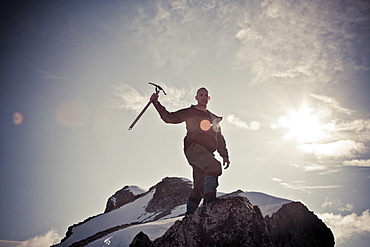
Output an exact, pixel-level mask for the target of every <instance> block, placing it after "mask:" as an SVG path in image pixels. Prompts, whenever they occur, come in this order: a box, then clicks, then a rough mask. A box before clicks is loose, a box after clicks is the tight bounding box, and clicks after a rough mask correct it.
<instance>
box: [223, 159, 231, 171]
mask: <svg viewBox="0 0 370 247" xmlns="http://www.w3.org/2000/svg"><path fill="white" fill-rule="evenodd" d="M223 165H224V167H225V169H227V168H229V166H230V160H229V158H224V162H223Z"/></svg>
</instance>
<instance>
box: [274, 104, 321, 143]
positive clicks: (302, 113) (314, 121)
mask: <svg viewBox="0 0 370 247" xmlns="http://www.w3.org/2000/svg"><path fill="white" fill-rule="evenodd" d="M312 111H313V109H312V108H307V107H302V108H301V109H300V110H299V111H298V112H296V111H291V112H290V114H289V116H283V117H280V118H279V124H280V125H281V126H282V127H284V128H287V129H289V130H290V131H289V133H288V134H287V136H286V137H287V138H288V139H291V138H296V139H297V140H298V142H300V143H305V142H315V141H318V140H319V139H320V138H322V137H323V126H322V125H321V124H320V122H319V120H318V117H317V116H316V115H313V114H312Z"/></svg>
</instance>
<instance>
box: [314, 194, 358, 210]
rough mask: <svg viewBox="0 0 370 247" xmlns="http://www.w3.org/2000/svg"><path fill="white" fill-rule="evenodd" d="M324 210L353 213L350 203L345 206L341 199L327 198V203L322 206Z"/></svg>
mask: <svg viewBox="0 0 370 247" xmlns="http://www.w3.org/2000/svg"><path fill="white" fill-rule="evenodd" d="M321 207H322V208H329V209H334V210H339V211H342V212H343V211H352V210H353V205H352V204H350V203H348V204H346V205H344V204H343V203H342V202H341V201H340V200H339V199H334V198H328V197H325V202H324V203H323V204H322V205H321Z"/></svg>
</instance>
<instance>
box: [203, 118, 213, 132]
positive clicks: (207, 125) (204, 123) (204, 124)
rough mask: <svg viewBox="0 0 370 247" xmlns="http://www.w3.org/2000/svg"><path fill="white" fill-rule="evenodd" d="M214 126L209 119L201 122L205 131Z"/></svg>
mask: <svg viewBox="0 0 370 247" xmlns="http://www.w3.org/2000/svg"><path fill="white" fill-rule="evenodd" d="M211 127H212V125H211V122H210V121H209V120H207V119H204V120H202V121H201V122H200V128H201V129H202V130H203V131H208V130H209V129H210V128H211Z"/></svg>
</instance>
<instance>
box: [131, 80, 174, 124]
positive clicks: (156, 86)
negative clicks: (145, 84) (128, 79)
mask: <svg viewBox="0 0 370 247" xmlns="http://www.w3.org/2000/svg"><path fill="white" fill-rule="evenodd" d="M149 84H150V85H153V86H154V87H155V93H156V94H157V95H158V94H159V93H160V91H162V92H163V93H164V95H167V94H166V92H165V91H164V90H163V88H162V87H161V86H159V85H157V84H154V83H152V82H149ZM150 103H152V101H151V100H149V102H148V104H146V106H145V107H144V109H143V110H142V111H141V112H140V113H139V115H138V116H137V117H136V118H135V120H134V121H133V122H132V124H131V125H130V127H129V128H128V130H131V129H132V128H133V127H134V126H135V124H136V122H137V121H139V119H140V118H141V116H142V115H143V114H144V112H145V111H146V109H148V107H149V106H150Z"/></svg>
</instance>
